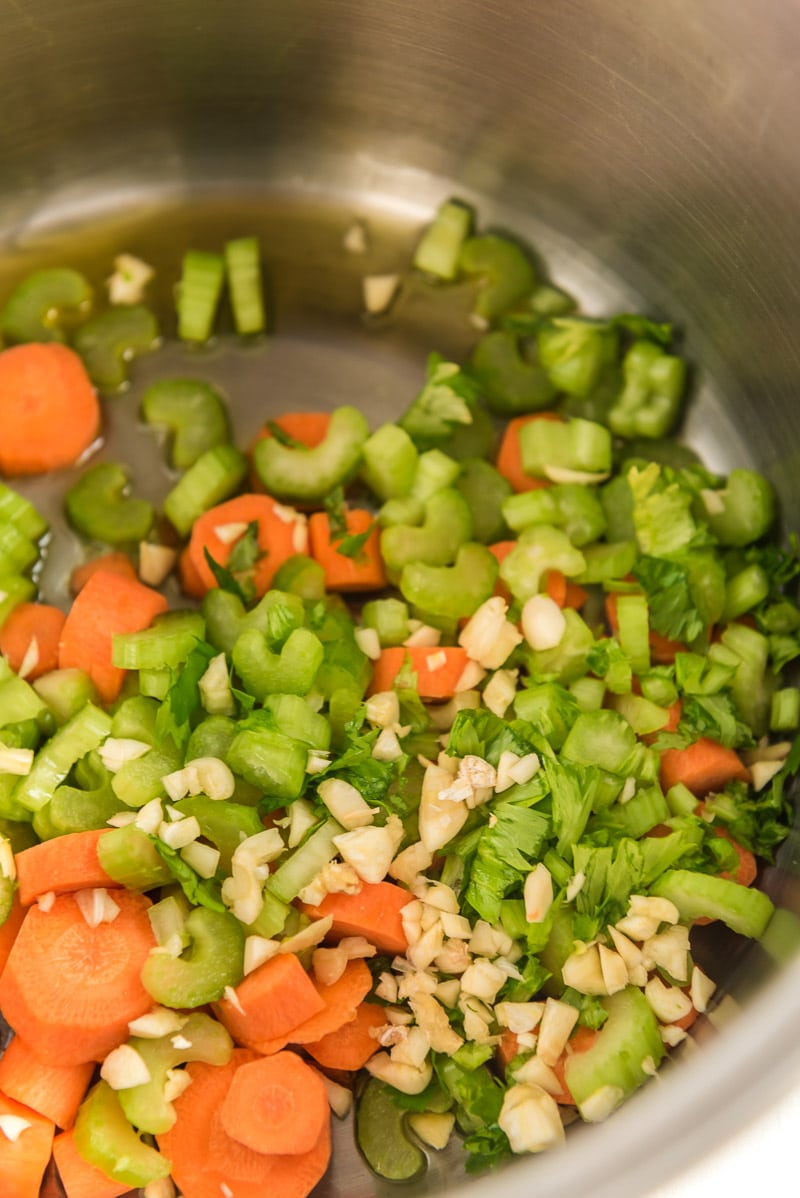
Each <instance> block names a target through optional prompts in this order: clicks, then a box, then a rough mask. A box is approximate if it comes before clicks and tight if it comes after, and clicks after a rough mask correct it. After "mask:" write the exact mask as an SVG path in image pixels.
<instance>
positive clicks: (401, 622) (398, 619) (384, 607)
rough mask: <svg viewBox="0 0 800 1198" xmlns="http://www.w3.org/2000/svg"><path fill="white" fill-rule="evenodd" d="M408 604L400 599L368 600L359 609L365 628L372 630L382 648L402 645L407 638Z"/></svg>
mask: <svg viewBox="0 0 800 1198" xmlns="http://www.w3.org/2000/svg"><path fill="white" fill-rule="evenodd" d="M408 617H409V611H408V604H407V603H404V602H403V600H402V599H395V598H393V597H389V598H386V599H370V600H369V601H368V602H367V603H365V604H364V606H363V607H362V609H361V622H362V624H363V625H364V627H365V628H374V629H375V631H376V632H377V634H378V640H379V641H380V643H381V647H382V648H386V647H387V646H391V645H402V644H403V642H404V641H405V640H407V638H408V636H409V631H410V630H409V627H408Z"/></svg>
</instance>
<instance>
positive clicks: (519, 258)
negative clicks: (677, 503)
mask: <svg viewBox="0 0 800 1198" xmlns="http://www.w3.org/2000/svg"><path fill="white" fill-rule="evenodd" d="M459 265H460V267H461V269H462V271H463V272H464V273H465V274H468V275H480V276H481V277H482V279H483V285H482V287H481V288H480V290H479V291H478V293H477V295H476V297H475V303H474V306H473V312H474V314H475V315H476V316H477V317H479V318H480V319H481V320H485V321H493V320H496V319H497V317H498V316H502V314H503V313H504V312H507V311H508V309H509V308H512V307H513V306H514V304H516V303H518V302H519V301H520V300H522V299H525V297H526V296H528V295H530V293H531V292H532V291H533V288H534V284H535V282H536V278H535V276H534V271H533V266H532V264H531V261H530V259H529V258H528V255H527V254H526V253H525V251H524V250H523V249H522V247H521V246H519V245H517V243H516V242H515V241H511V240H510V238H508V237H499V236H497V234H495V233H484V234H483V235H482V236H480V237H470V238H468V239H467V240H466V241H465V242H464V244H463V246H462V247H461V257H460V260H459Z"/></svg>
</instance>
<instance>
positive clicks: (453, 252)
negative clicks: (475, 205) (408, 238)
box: [414, 200, 472, 280]
mask: <svg viewBox="0 0 800 1198" xmlns="http://www.w3.org/2000/svg"><path fill="white" fill-rule="evenodd" d="M471 225H472V212H471V210H470V209H469V208H468V207H467V206H466V205H465V204H462V203H460V202H459V201H458V200H445V201H444V202H443V203H442V204H440V205H439V207H438V208H437V210H436V215H435V217H434V218H433V221H432V222H431V223H430V225H428V227H427V228H426V229H425V231H424V232H423V234H422V237H421V238H420V241H419V244H418V245H417V248H416V250H415V252H414V266H415V267H416V268H417V270H421V271H423V272H424V273H425V274H429V275H435V276H436V277H437V278H440V279H447V280H449V279H454V278H455V277H456V275H457V273H458V265H459V255H460V253H461V246H462V245H463V243H464V241H465V239H466V238H467V236H468V235H469V231H470V227H471Z"/></svg>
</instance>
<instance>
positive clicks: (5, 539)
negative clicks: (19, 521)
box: [0, 520, 39, 574]
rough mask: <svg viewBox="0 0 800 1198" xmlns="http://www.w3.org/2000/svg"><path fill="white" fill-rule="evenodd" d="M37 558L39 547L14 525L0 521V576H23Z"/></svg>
mask: <svg viewBox="0 0 800 1198" xmlns="http://www.w3.org/2000/svg"><path fill="white" fill-rule="evenodd" d="M38 557H39V546H38V545H37V544H36V543H35V542H34V541H31V540H29V539H28V537H26V536H25V534H24V533H23V532H22V531H21V530H20V529H19V528H18V527H17V525H16V524H13V523H11V522H10V521H8V520H2V521H0V574H24V573H25V571H26V570H29V569H30V567H31V566H32V565H33V564H34V562H35V561H36V560H37V558H38Z"/></svg>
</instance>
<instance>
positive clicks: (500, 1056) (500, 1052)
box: [495, 1029, 519, 1074]
mask: <svg viewBox="0 0 800 1198" xmlns="http://www.w3.org/2000/svg"><path fill="white" fill-rule="evenodd" d="M518 1052H519V1040H518V1039H517V1033H516V1032H510V1031H508V1029H506V1031H504V1032H503V1034H502V1035H501V1037H500V1042H499V1044H498V1045H497V1048H496V1049H495V1056H496V1057H497V1063H498V1065H499V1066H500V1069H501V1070H502V1072H503V1074H505V1071H506V1069H507V1068H508V1066H509V1065H510V1064H511V1062H512V1061H513V1060H514V1057H515V1056H516V1055H517V1053H518Z"/></svg>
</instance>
